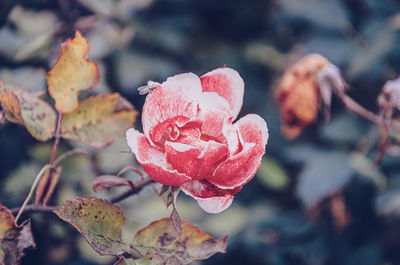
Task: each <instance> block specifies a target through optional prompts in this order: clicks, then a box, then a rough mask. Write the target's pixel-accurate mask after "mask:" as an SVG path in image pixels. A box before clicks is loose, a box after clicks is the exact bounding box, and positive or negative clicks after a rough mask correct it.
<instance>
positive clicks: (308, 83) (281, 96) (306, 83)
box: [275, 54, 329, 139]
mask: <svg viewBox="0 0 400 265" xmlns="http://www.w3.org/2000/svg"><path fill="white" fill-rule="evenodd" d="M328 64H329V61H328V60H327V59H326V58H325V57H323V56H321V55H319V54H310V55H307V56H305V57H304V58H302V59H301V60H300V61H298V62H297V63H295V64H293V65H292V66H290V67H289V68H288V69H287V70H286V71H285V73H284V75H283V77H282V79H281V80H280V83H279V85H278V87H277V89H276V91H275V97H276V100H277V101H278V103H279V106H280V115H281V119H282V132H283V134H284V135H285V136H286V138H288V139H293V138H295V137H297V136H298V135H299V134H300V133H301V132H302V131H303V130H304V128H305V127H307V126H308V125H310V124H311V123H313V122H314V121H315V119H316V118H317V114H318V108H319V106H320V101H321V99H320V92H319V88H318V83H317V75H318V72H319V71H320V70H321V69H322V68H324V67H325V66H326V65H328Z"/></svg>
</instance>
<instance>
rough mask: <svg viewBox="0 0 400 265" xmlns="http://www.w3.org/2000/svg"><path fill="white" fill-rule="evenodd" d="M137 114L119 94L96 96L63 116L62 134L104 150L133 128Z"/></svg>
mask: <svg viewBox="0 0 400 265" xmlns="http://www.w3.org/2000/svg"><path fill="white" fill-rule="evenodd" d="M136 115H137V112H136V111H135V110H134V109H133V107H132V105H131V104H130V103H129V102H128V101H127V100H125V99H124V98H123V97H121V96H120V95H119V94H118V93H114V94H105V95H97V96H93V97H90V98H88V99H86V100H84V101H82V102H81V103H80V105H79V107H78V109H77V110H75V111H74V112H72V113H70V114H66V115H65V116H64V119H63V124H62V128H61V134H62V136H63V138H65V139H70V140H74V141H79V142H82V143H85V144H88V145H90V146H93V147H99V148H100V147H104V146H106V145H108V144H111V143H112V142H114V141H115V140H116V139H118V137H120V136H121V135H123V134H124V132H125V131H126V130H127V129H128V128H130V127H132V125H133V123H134V121H135V119H136Z"/></svg>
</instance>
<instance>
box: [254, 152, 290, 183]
mask: <svg viewBox="0 0 400 265" xmlns="http://www.w3.org/2000/svg"><path fill="white" fill-rule="evenodd" d="M258 179H259V180H260V181H261V182H262V183H263V184H264V185H265V186H266V187H267V188H270V189H274V190H283V189H285V188H286V187H287V185H288V184H289V176H288V175H287V173H286V171H285V169H284V168H283V167H281V165H280V164H279V162H278V161H276V160H275V159H272V158H264V159H263V160H262V163H261V167H260V169H259V171H258Z"/></svg>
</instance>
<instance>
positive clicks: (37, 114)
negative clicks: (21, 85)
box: [0, 82, 56, 141]
mask: <svg viewBox="0 0 400 265" xmlns="http://www.w3.org/2000/svg"><path fill="white" fill-rule="evenodd" d="M0 103H1V104H2V106H3V108H4V109H5V117H6V118H7V119H8V120H9V121H10V122H14V123H17V124H20V125H23V126H25V127H26V128H27V130H28V131H29V133H30V134H31V135H32V136H33V137H35V138H36V139H37V140H40V141H47V140H49V139H50V138H51V137H52V136H53V133H54V131H55V127H56V114H55V112H54V109H53V108H52V107H51V106H50V105H49V104H47V103H46V102H45V101H44V100H42V99H40V98H38V97H36V96H35V95H32V94H30V93H28V92H26V91H24V90H22V89H18V88H16V87H12V86H9V85H6V84H4V83H2V82H0Z"/></svg>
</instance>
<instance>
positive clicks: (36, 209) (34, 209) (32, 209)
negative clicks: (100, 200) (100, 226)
mask: <svg viewBox="0 0 400 265" xmlns="http://www.w3.org/2000/svg"><path fill="white" fill-rule="evenodd" d="M152 183H154V181H153V180H150V179H148V180H146V181H144V182H142V183H140V184H139V185H137V186H135V187H134V188H131V189H130V190H128V191H126V192H124V193H122V194H120V195H118V196H116V197H114V198H111V199H109V201H110V202H111V203H118V202H121V201H123V200H125V199H127V198H129V197H130V196H132V195H135V194H138V193H139V192H140V191H141V190H143V189H144V188H145V187H146V186H148V185H150V184H152ZM61 207H62V206H45V205H38V204H29V205H26V206H25V207H24V213H51V212H53V211H54V210H57V209H60V208H61ZM20 210H21V207H17V208H13V209H11V212H12V213H13V214H15V213H18V212H19V211H20Z"/></svg>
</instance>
